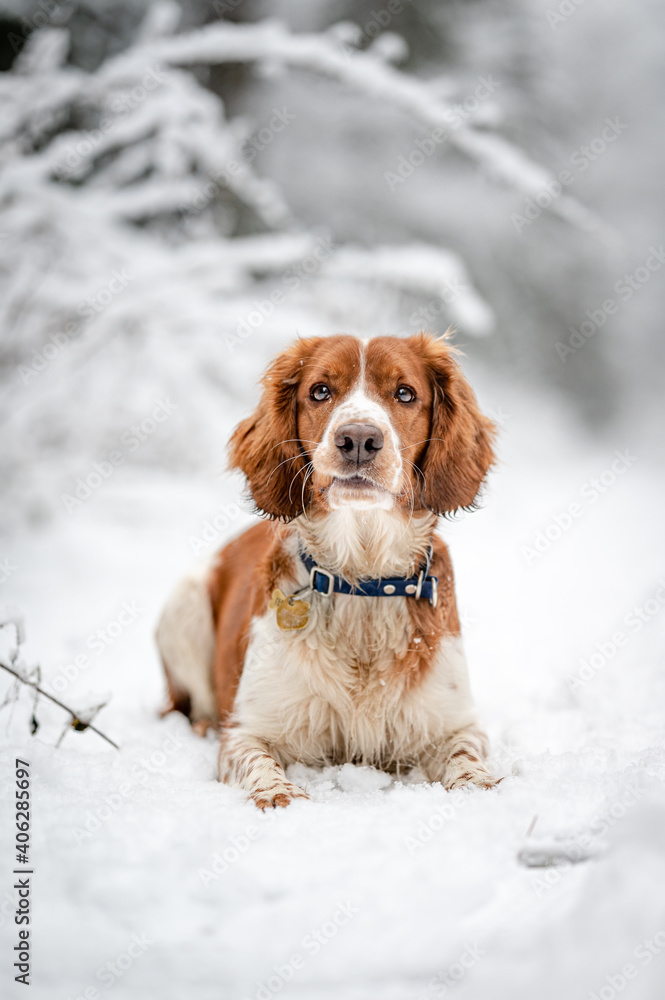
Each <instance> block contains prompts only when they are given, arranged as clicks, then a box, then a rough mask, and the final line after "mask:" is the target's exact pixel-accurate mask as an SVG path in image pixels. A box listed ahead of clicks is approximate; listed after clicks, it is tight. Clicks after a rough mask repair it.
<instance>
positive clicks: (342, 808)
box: [0, 379, 665, 1000]
mask: <svg viewBox="0 0 665 1000" xmlns="http://www.w3.org/2000/svg"><path fill="white" fill-rule="evenodd" d="M476 381H477V380H476ZM480 382H481V384H480V387H479V388H480V395H481V398H482V400H483V402H484V404H485V405H486V406H487V407H488V408H490V409H491V408H494V410H495V415H496V416H498V417H499V419H500V420H501V422H502V424H503V445H502V459H503V464H502V466H501V468H500V469H499V471H498V472H497V473H496V474H495V476H494V478H493V482H492V489H491V493H490V495H489V497H488V499H487V503H486V507H485V509H484V510H483V511H481V512H479V513H476V514H474V515H472V516H468V517H465V518H464V519H462V520H460V521H459V522H457V523H455V524H450V525H445V526H444V528H443V531H444V534H445V535H446V536H447V537H448V538H449V540H450V543H451V546H452V550H453V557H454V562H455V567H456V573H457V578H458V592H459V600H460V604H461V609H462V613H463V616H464V632H465V636H466V642H467V652H468V655H469V659H470V663H471V671H472V681H473V684H474V689H475V693H476V697H477V701H478V704H479V708H480V711H481V715H482V717H483V719H484V721H485V723H486V725H487V727H488V730H489V732H490V734H491V737H492V739H493V742H494V746H495V753H494V759H493V765H494V767H495V769H496V771H497V772H500V773H502V774H505V775H506V778H505V780H504V781H503V783H502V784H501V785H500V786H499V787H498V789H496V790H495V791H492V792H489V793H487V792H480V791H477V790H473V791H469V792H459V793H446V792H444V791H443V789H442V788H441V787H433V786H430V785H427V784H425V783H423V782H421V781H420V780H419V778H418V776H417V775H413V776H411V778H410V779H409V780H403V781H394V780H393V779H391V778H390V777H388V776H386V775H384V774H381V773H379V772H377V771H374V770H371V769H367V768H356V767H353V766H351V765H346V766H344V767H341V768H327V769H325V770H324V771H322V772H318V771H314V770H308V769H304V768H297V767H296V768H294V769H293V772H292V777H293V778H294V779H296V780H298V781H301V782H304V783H306V784H307V787H308V790H309V791H310V794H311V796H312V799H311V801H309V802H300V803H295V804H294V805H292V806H291V807H290V808H289V809H287V810H284V811H282V810H280V811H278V812H277V813H275V814H267V815H263V814H260V813H259V812H258V811H257V810H256V809H255V808H254V806H252V805H250V804H247V803H246V802H245V801H244V795H243V794H242V793H241V792H239V791H236V790H233V789H230V788H227V787H225V786H220V785H218V784H217V783H216V781H215V780H214V773H215V758H216V747H215V741H214V739H213V738H212V737H210V738H208V739H205V740H204V739H200V738H198V737H196V736H194V735H193V734H192V733H191V731H190V730H189V728H188V724H187V723H186V721H185V720H184V719H183V718H182V717H181V716H179V715H171V716H170V717H167V718H165V719H159V718H158V715H157V710H158V708H159V706H160V703H161V701H162V698H163V686H162V678H161V674H160V668H159V665H158V662H157V658H156V655H155V651H154V648H153V643H152V630H153V626H154V621H155V617H156V615H157V613H158V609H159V607H160V604H161V602H162V600H163V598H164V596H165V595H166V593H167V591H168V589H169V588H170V586H171V585H172V583H173V581H174V580H175V579H176V577H177V575H178V573H179V572H180V570H181V569H182V568H183V567H184V566H185V565H187V564H188V562H189V561H191V558H192V552H191V545H190V541H189V539H190V536H193V535H197V536H200V535H201V532H202V531H203V525H204V522H205V521H206V520H210V519H211V518H213V517H214V516H215V514H216V513H217V512H218V508H219V505H220V504H227V505H229V504H231V503H233V502H235V501H238V500H239V490H238V483H236V482H234V481H233V480H224V479H217V478H214V477H213V476H212V475H211V476H210V477H209V478H208V479H204V478H199V479H196V478H193V477H190V478H189V479H185V477H180V478H178V479H176V478H175V477H173V476H168V475H167V474H166V473H157V472H153V473H148V472H140V471H139V470H137V469H133V470H132V469H130V468H127V467H126V468H123V469H120V470H118V472H117V473H116V474H115V475H114V476H113V477H112V479H110V480H109V481H108V483H105V484H104V486H103V487H102V488H100V490H99V491H98V492H97V494H96V495H95V496H94V497H92V498H91V499H90V500H89V501H88V502H87V503H85V504H84V505H83V506H82V508H81V509H80V510H78V511H77V512H76V513H75V514H72V515H71V516H68V515H67V514H66V513H64V512H63V513H62V514H61V515H60V516H59V518H58V519H57V520H56V522H55V523H53V522H51V523H48V524H46V525H44V526H43V527H39V526H37V527H36V528H34V527H33V529H32V531H31V532H30V533H29V534H24V535H23V536H22V537H15V538H14V539H13V540H12V541H11V543H9V544H8V547H5V550H4V551H3V553H2V554H3V556H6V557H9V558H10V559H11V561H12V563H13V564H14V565H15V566H16V567H17V568H16V570H15V571H14V572H13V574H12V576H11V578H10V579H9V580H8V581H7V582H6V583H4V584H3V587H2V596H3V600H4V599H5V597H6V598H7V599H10V600H11V601H13V602H14V603H16V604H17V605H19V606H20V607H21V608H22V609H23V611H24V612H25V614H26V618H27V626H28V642H27V646H26V656H27V658H28V660H29V661H39V662H41V664H42V666H43V669H44V675H45V677H46V678H47V679H49V680H51V682H53V680H54V678H56V677H58V676H59V677H62V678H64V680H61V681H59V682H58V685H59V689H60V690H61V692H62V697H63V698H64V700H65V701H69V702H72V703H73V704H75V705H77V706H78V705H80V704H81V703H82V702H85V701H87V700H90V701H94V698H95V696H96V695H97V694H98V693H100V692H101V693H104V692H111V693H112V700H111V703H110V704H109V706H108V707H107V708H106V709H104V710H103V712H102V713H101V715H100V717H99V720H98V721H99V725H100V726H101V727H102V728H103V729H104V730H105V731H106V732H107V733H108V734H109V735H110V736H112V737H113V738H114V739H116V740H117V741H118V742H119V743H120V745H121V748H122V749H121V751H120V752H119V753H117V752H115V751H113V750H112V749H111V748H109V747H108V746H107V745H105V744H104V743H103V742H102V741H101V740H100V739H98V738H97V737H96V736H95V735H94V734H92V733H89V732H88V733H85V734H76V733H73V732H71V733H69V734H68V735H67V736H66V737H65V739H64V742H63V744H62V745H61V747H60V748H59V749H58V750H55V749H54V744H55V742H56V740H57V737H58V735H59V732H60V729H61V721H62V716H61V714H60V713H59V712H58V711H57V710H55V709H53V710H49V709H48V708H42V709H41V710H40V718H41V722H42V726H41V729H40V731H39V733H38V735H37V737H35V738H31V737H30V736H29V735H28V724H27V722H28V718H29V714H30V704H29V700H28V699H27V698H26V697H25V696H24V697H23V698H22V699H21V701H20V703H19V705H18V706H17V707H16V709H15V711H14V713H13V716H12V717H11V721H10V717H9V713H8V710H7V709H5V710H4V712H3V714H2V717H1V724H2V742H3V743H4V744H5V746H4V747H3V749H2V752H1V755H0V756H1V757H2V765H1V767H2V771H1V773H2V775H3V780H2V791H1V793H0V794H1V795H2V798H3V800H4V801H3V807H2V816H3V824H2V832H1V834H0V837H1V844H0V846H1V855H2V858H3V859H4V860H3V866H2V878H1V881H0V885H1V886H2V888H1V891H0V898H1V900H2V903H1V905H0V911H1V914H2V916H1V918H0V924H1V926H0V968H1V969H2V978H3V981H4V982H7V981H10V980H11V979H12V978H13V973H12V971H11V969H10V963H11V961H12V958H11V955H12V951H11V949H12V947H13V945H14V944H15V943H16V928H15V927H14V924H13V918H12V916H11V912H12V909H13V907H12V905H11V903H12V898H11V895H8V894H7V893H8V890H9V887H10V885H11V881H10V880H11V866H12V860H11V859H12V854H13V852H12V850H11V842H12V839H13V829H12V827H11V824H10V823H8V822H7V821H6V818H7V817H8V816H10V802H11V800H12V797H13V784H12V776H13V762H14V758H15V756H16V755H17V754H18V755H20V756H21V757H24V758H25V759H28V760H29V761H30V764H31V769H32V773H33V775H34V782H33V806H34V808H33V844H34V849H33V862H34V869H35V873H36V874H35V876H34V895H33V924H32V930H33V944H34V960H33V985H32V987H31V992H30V993H29V994H28V995H30V996H32V997H34V998H42V997H45V998H46V997H47V998H49V1000H51V998H60V997H62V998H63V1000H65V998H68V997H72V998H74V997H86V998H89V1000H93V998H96V997H99V996H102V997H105V996H106V995H107V994H108V995H109V997H111V996H113V997H116V998H127V1000H134V998H136V1000H138V998H141V1000H145V998H146V997H159V998H160V1000H171V998H173V1000H182V997H183V996H193V997H196V998H197V1000H242V998H263V1000H265V998H267V997H272V996H276V995H279V996H280V997H284V998H287V997H293V998H303V1000H328V998H330V1000H337V998H340V997H344V1000H361V998H377V1000H410V998H413V1000H417V998H419V997H426V998H435V997H438V996H444V995H446V994H447V993H448V992H450V993H451V994H452V993H454V994H455V996H456V997H459V998H460V1000H463V998H473V1000H494V998H507V1000H527V998H529V1000H531V998H536V997H537V998H539V1000H549V998H551V1000H575V998H577V997H579V998H580V1000H582V998H585V1000H586V998H587V997H589V996H595V997H600V998H601V1000H611V998H612V997H614V996H615V995H617V994H619V993H621V994H622V996H625V997H627V998H638V997H639V998H649V1000H652V998H653V1000H655V998H656V997H660V996H662V983H663V981H665V953H664V952H665V903H664V897H663V892H662V884H663V882H662V880H663V877H664V876H665V840H663V835H662V830H663V826H664V824H665V794H664V791H663V784H662V783H663V780H664V779H665V750H664V749H663V744H664V736H665V726H664V717H663V704H664V699H663V695H664V693H665V683H664V681H663V671H662V644H660V643H659V636H660V637H662V628H663V614H662V611H661V607H662V604H663V602H665V589H661V590H660V591H659V589H658V588H659V580H663V581H665V567H664V566H663V563H662V543H663V541H665V539H664V538H663V535H664V534H665V529H664V528H663V524H662V519H658V518H657V517H655V516H654V514H653V511H652V510H651V507H652V503H653V501H652V498H653V496H654V493H655V492H656V488H657V486H658V485H659V483H658V482H656V480H655V475H654V474H653V473H652V472H649V469H648V467H647V462H646V461H645V460H644V456H641V455H640V451H639V448H638V449H637V450H636V451H634V452H631V454H632V455H634V456H636V457H637V461H633V460H632V459H631V458H630V457H627V458H626V460H625V461H624V463H623V464H624V465H629V467H628V468H627V469H626V470H625V471H623V472H620V473H618V474H617V470H618V469H619V468H621V467H622V466H621V463H617V464H616V465H615V471H614V473H611V472H610V471H609V470H610V469H611V467H612V464H613V462H615V454H614V453H615V450H617V449H618V450H620V451H621V452H624V451H625V449H626V448H629V449H630V448H633V447H635V442H631V441H627V440H616V441H614V440H607V441H606V442H605V443H602V444H599V443H598V442H594V443H593V444H591V443H585V442H584V441H583V440H581V438H580V431H579V428H576V427H574V426H573V424H572V423H567V421H566V419H565V418H563V417H562V415H561V407H560V405H557V403H556V401H555V400H549V401H548V400H547V399H543V398H542V397H539V398H538V399H535V398H529V397H527V396H525V395H524V394H523V391H522V390H520V392H519V393H517V392H515V393H513V392H511V391H509V389H507V388H506V387H505V386H502V388H501V393H500V394H499V392H498V390H497V391H496V393H495V392H493V390H492V388H491V386H490V385H489V384H488V383H486V384H485V385H484V386H483V384H482V379H481V380H480ZM499 396H500V398H499ZM601 475H604V481H605V483H606V484H609V483H610V481H611V480H612V479H614V480H615V481H614V482H613V483H612V484H611V485H607V487H606V488H605V487H604V489H605V492H604V493H603V494H602V495H600V494H598V495H597V496H596V499H595V500H593V499H592V497H593V496H594V495H595V494H594V490H595V487H593V486H591V485H589V484H590V483H591V480H592V478H593V477H597V476H601ZM573 502H578V503H579V505H580V513H579V515H578V516H577V517H575V518H571V524H570V527H569V528H568V529H567V530H566V531H565V532H562V534H561V537H560V538H559V539H557V540H556V541H554V542H552V543H551V544H550V545H549V547H548V548H547V550H546V551H543V552H542V553H541V554H539V555H537V556H531V557H529V555H528V554H526V553H525V551H524V550H525V549H526V548H527V547H528V548H533V547H534V544H535V541H536V538H537V535H538V532H540V531H544V530H545V529H547V528H548V526H549V533H550V534H551V535H552V536H553V535H555V534H556V530H555V529H554V528H553V527H552V525H553V524H554V520H553V519H554V518H555V517H556V516H559V519H560V521H561V523H566V522H565V519H562V518H561V515H562V514H563V513H564V511H566V510H567V509H568V508H569V505H570V504H571V503H573ZM227 509H230V508H227ZM249 521H250V518H249V517H248V516H247V515H245V514H239V515H238V516H236V517H234V518H232V519H230V523H229V524H228V527H227V528H226V531H225V535H227V536H228V535H230V534H232V533H234V532H236V531H237V530H239V529H240V528H241V527H242V526H243V525H244V524H245V523H248V522H249ZM220 540H221V537H220ZM541 542H542V539H541ZM542 547H543V548H544V545H543V546H542ZM658 595H660V600H659V597H658ZM123 605H128V606H129V608H130V609H132V610H131V611H130V612H127V609H126V608H125V614H124V615H123V616H122V620H124V621H125V622H126V623H127V624H125V625H123V626H122V627H118V626H114V625H113V623H114V622H116V621H117V620H118V616H119V615H120V614H121V612H122V609H123ZM637 608H641V609H642V611H641V612H640V611H637V610H635V609H637ZM640 614H641V617H640ZM109 628H110V631H111V632H112V633H116V637H115V638H114V639H113V640H112V641H110V643H107V644H104V645H103V646H100V644H99V643H98V642H96V641H95V639H94V634H95V633H96V632H97V630H99V629H103V630H106V629H109ZM618 632H621V633H622V634H623V636H624V640H623V644H622V645H621V647H620V648H618V649H617V651H616V653H615V654H613V653H612V644H615V645H616V642H617V638H618V637H617V635H616V633H618ZM107 635H108V633H107ZM91 637H93V638H92V639H91ZM597 644H600V646H601V647H602V648H603V649H604V652H601V651H599V648H598V647H597ZM97 647H99V649H101V651H99V650H98V648H97ZM82 654H83V655H85V656H86V657H87V658H86V660H85V661H83V660H79V661H78V663H79V666H76V665H74V666H72V664H75V658H76V657H77V656H79V657H80V656H81V655H82ZM594 654H596V659H595V660H594V661H593V662H594V664H595V669H594V667H592V666H588V667H587V668H586V669H583V668H582V661H585V662H587V664H588V661H589V659H590V658H591V657H593V656H594ZM67 665H69V667H67ZM580 670H582V673H583V675H584V677H586V678H589V677H590V679H587V680H585V681H584V683H579V684H577V685H576V686H575V689H574V690H571V683H570V678H571V677H573V676H578V675H579V672H580ZM67 674H69V675H70V677H73V679H72V680H69V679H68V678H67V676H66V675H67ZM5 686H6V685H5V684H4V681H3V682H2V688H0V693H1V692H2V690H3V689H4V687H5ZM535 817H537V820H536V823H535V827H534V829H533V833H532V834H531V836H530V837H527V831H528V829H529V827H530V826H531V825H532V823H533V820H534V818H535ZM525 848H530V849H535V848H539V849H540V848H542V849H543V850H544V852H545V855H546V856H547V857H549V859H550V861H552V862H553V864H550V866H549V867H541V868H537V867H528V866H526V865H525V864H523V863H520V860H519V859H518V854H519V852H520V851H522V850H523V849H525ZM557 852H558V853H557ZM532 853H533V852H532ZM566 855H568V856H571V857H574V858H584V859H586V860H581V861H580V862H579V863H575V864H572V863H571V862H569V861H566V860H565V856H566ZM659 886H660V888H659ZM132 942H133V943H132ZM130 946H131V947H130ZM128 948H129V949H130V950H129V951H128ZM130 956H131V957H130ZM627 966H630V968H627ZM86 991H87V992H86ZM23 995H24V991H23V988H22V987H19V986H18V985H14V984H13V983H11V982H10V988H9V990H8V991H7V992H5V990H4V988H3V996H11V997H13V996H17V997H18V996H23Z"/></svg>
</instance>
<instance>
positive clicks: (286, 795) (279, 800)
mask: <svg viewBox="0 0 665 1000" xmlns="http://www.w3.org/2000/svg"><path fill="white" fill-rule="evenodd" d="M308 798H309V795H308V794H307V792H304V791H303V790H302V788H298V786H297V785H292V784H291V782H290V781H288V782H282V783H281V784H279V785H274V786H273V787H272V788H261V789H258V790H257V791H255V792H252V794H251V795H250V799H251V801H252V802H253V803H254V804H255V805H257V806H258V807H259V809H273V808H275V807H276V806H282V807H284V806H288V805H290V804H291V803H292V802H293V800H294V799H308Z"/></svg>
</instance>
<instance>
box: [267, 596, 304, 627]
mask: <svg viewBox="0 0 665 1000" xmlns="http://www.w3.org/2000/svg"><path fill="white" fill-rule="evenodd" d="M269 607H270V609H271V610H273V611H276V612H277V625H278V627H279V628H281V629H282V631H283V632H292V631H293V630H294V629H299V628H304V627H305V625H306V624H307V622H308V621H309V601H300V600H298V599H297V598H296V597H287V596H286V594H284V593H283V592H282V591H281V590H273V592H272V600H271V602H270V604H269Z"/></svg>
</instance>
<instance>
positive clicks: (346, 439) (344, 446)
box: [335, 424, 383, 465]
mask: <svg viewBox="0 0 665 1000" xmlns="http://www.w3.org/2000/svg"><path fill="white" fill-rule="evenodd" d="M335 444H336V446H337V447H338V448H339V450H340V451H341V453H342V455H343V456H344V458H345V459H347V461H349V462H353V463H354V464H355V465H361V464H362V463H363V462H371V461H372V459H373V458H374V457H375V455H376V453H377V452H378V451H381V449H382V448H383V431H380V430H379V428H378V427H375V426H374V424H342V426H341V427H338V428H337V430H336V432H335Z"/></svg>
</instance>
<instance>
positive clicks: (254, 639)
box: [157, 333, 497, 809]
mask: <svg viewBox="0 0 665 1000" xmlns="http://www.w3.org/2000/svg"><path fill="white" fill-rule="evenodd" d="M262 386H263V389H262V394H261V396H260V399H259V401H258V406H257V407H256V410H255V412H254V413H253V414H252V415H251V416H249V417H247V418H246V419H245V420H243V421H242V422H241V423H240V424H239V425H238V427H237V428H236V429H235V431H234V432H233V435H232V437H231V442H230V467H231V468H232V469H236V470H240V471H241V472H242V473H243V474H244V476H245V479H246V482H247V487H248V490H249V494H250V495H251V498H252V500H253V503H254V505H255V508H256V511H257V513H259V514H261V515H262V516H263V520H262V521H258V522H257V523H256V524H255V525H254V526H252V527H251V528H249V529H248V530H247V531H245V532H244V533H243V534H241V535H240V537H238V538H236V539H235V540H233V541H231V542H229V543H228V544H227V545H226V546H225V547H224V548H223V549H222V550H221V552H219V554H218V555H217V556H216V557H215V559H214V561H213V562H212V563H211V565H209V566H208V567H206V568H205V569H204V570H203V571H200V572H198V573H193V574H191V575H190V576H188V577H187V578H186V579H185V580H183V581H182V582H181V583H180V585H179V586H178V587H177V589H176V591H175V593H174V594H173V595H172V596H171V598H170V600H169V601H168V603H167V605H166V607H165V609H164V611H163V613H162V616H161V619H160V621H159V625H158V628H157V644H158V647H159V651H160V654H161V658H162V662H163V665H164V670H165V672H166V680H167V687H168V692H169V697H170V701H169V706H168V708H169V710H170V709H176V710H179V711H182V712H184V713H185V714H186V715H188V716H189V718H190V721H191V722H192V724H193V725H194V727H195V728H196V729H197V731H199V732H205V731H206V729H207V728H208V727H209V726H215V727H219V728H220V730H221V738H220V750H219V779H220V781H224V782H227V783H228V784H230V785H234V786H236V787H239V788H241V789H244V790H245V791H246V792H247V793H248V797H249V798H250V799H251V800H253V801H254V802H255V803H256V805H257V806H259V807H260V808H261V809H265V808H267V807H271V806H286V805H288V804H289V803H291V802H292V801H293V800H294V799H298V798H308V796H307V793H306V791H305V790H304V789H302V788H300V787H298V786H297V785H296V784H295V783H294V782H293V781H290V780H289V779H288V778H287V775H286V769H287V767H288V765H289V764H292V763H294V762H301V763H303V764H305V765H310V766H317V765H318V766H321V765H325V764H341V763H344V762H352V763H358V764H368V765H373V766H375V767H378V768H381V769H384V770H387V771H389V772H393V773H404V772H405V771H407V770H409V769H412V768H416V767H417V768H420V770H421V772H423V773H424V775H425V776H426V778H427V779H428V780H429V781H432V782H441V783H442V784H443V786H444V787H445V788H446V789H453V788H457V787H459V786H462V785H466V784H470V785H476V786H479V787H481V788H491V787H493V786H494V785H495V784H497V781H496V780H495V778H493V777H492V775H491V773H490V771H489V770H488V767H487V763H486V758H487V753H488V747H487V739H486V737H485V734H484V732H483V731H482V730H481V728H480V727H479V724H478V721H477V718H476V713H475V710H474V706H473V701H472V697H471V692H470V687H469V679H468V673H467V666H466V662H465V658H464V652H463V647H462V640H461V636H460V624H459V618H458V614H457V608H456V603H455V591H454V584H453V571H452V566H451V561H450V557H449V554H448V549H447V547H446V545H445V544H444V542H443V541H442V540H441V538H440V537H439V536H438V535H437V534H436V527H437V522H438V519H439V517H440V516H442V515H444V516H445V515H450V514H452V513H453V512H455V511H458V510H460V509H466V510H469V509H473V508H474V507H475V506H476V505H477V501H478V496H479V492H480V491H481V487H482V485H483V483H484V481H485V479H486V476H487V473H488V471H489V469H490V468H491V466H492V464H493V463H494V450H493V442H494V437H495V426H494V424H493V423H492V421H491V420H490V419H489V418H488V417H486V416H484V415H483V414H482V413H481V412H480V410H479V408H478V404H477V402H476V398H475V396H474V393H473V391H472V389H471V387H470V386H469V384H468V382H467V380H466V378H465V377H464V375H463V374H462V371H461V369H460V367H459V365H458V363H457V361H456V352H455V350H454V348H453V347H452V346H451V345H450V343H449V341H448V339H447V336H445V335H444V337H443V338H434V337H433V336H430V335H429V334H425V333H421V334H418V335H416V336H412V337H408V338H397V337H377V338H373V339H370V340H359V339H357V338H355V337H352V336H346V335H339V336H330V337H310V338H305V339H300V340H297V341H296V342H295V343H293V344H292V345H291V346H290V347H289V348H288V349H287V350H285V351H284V352H283V353H281V354H280V355H279V356H278V357H276V358H275V359H274V360H273V361H272V363H271V364H270V365H269V367H268V369H267V371H266V373H265V375H264V376H263V379H262Z"/></svg>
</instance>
